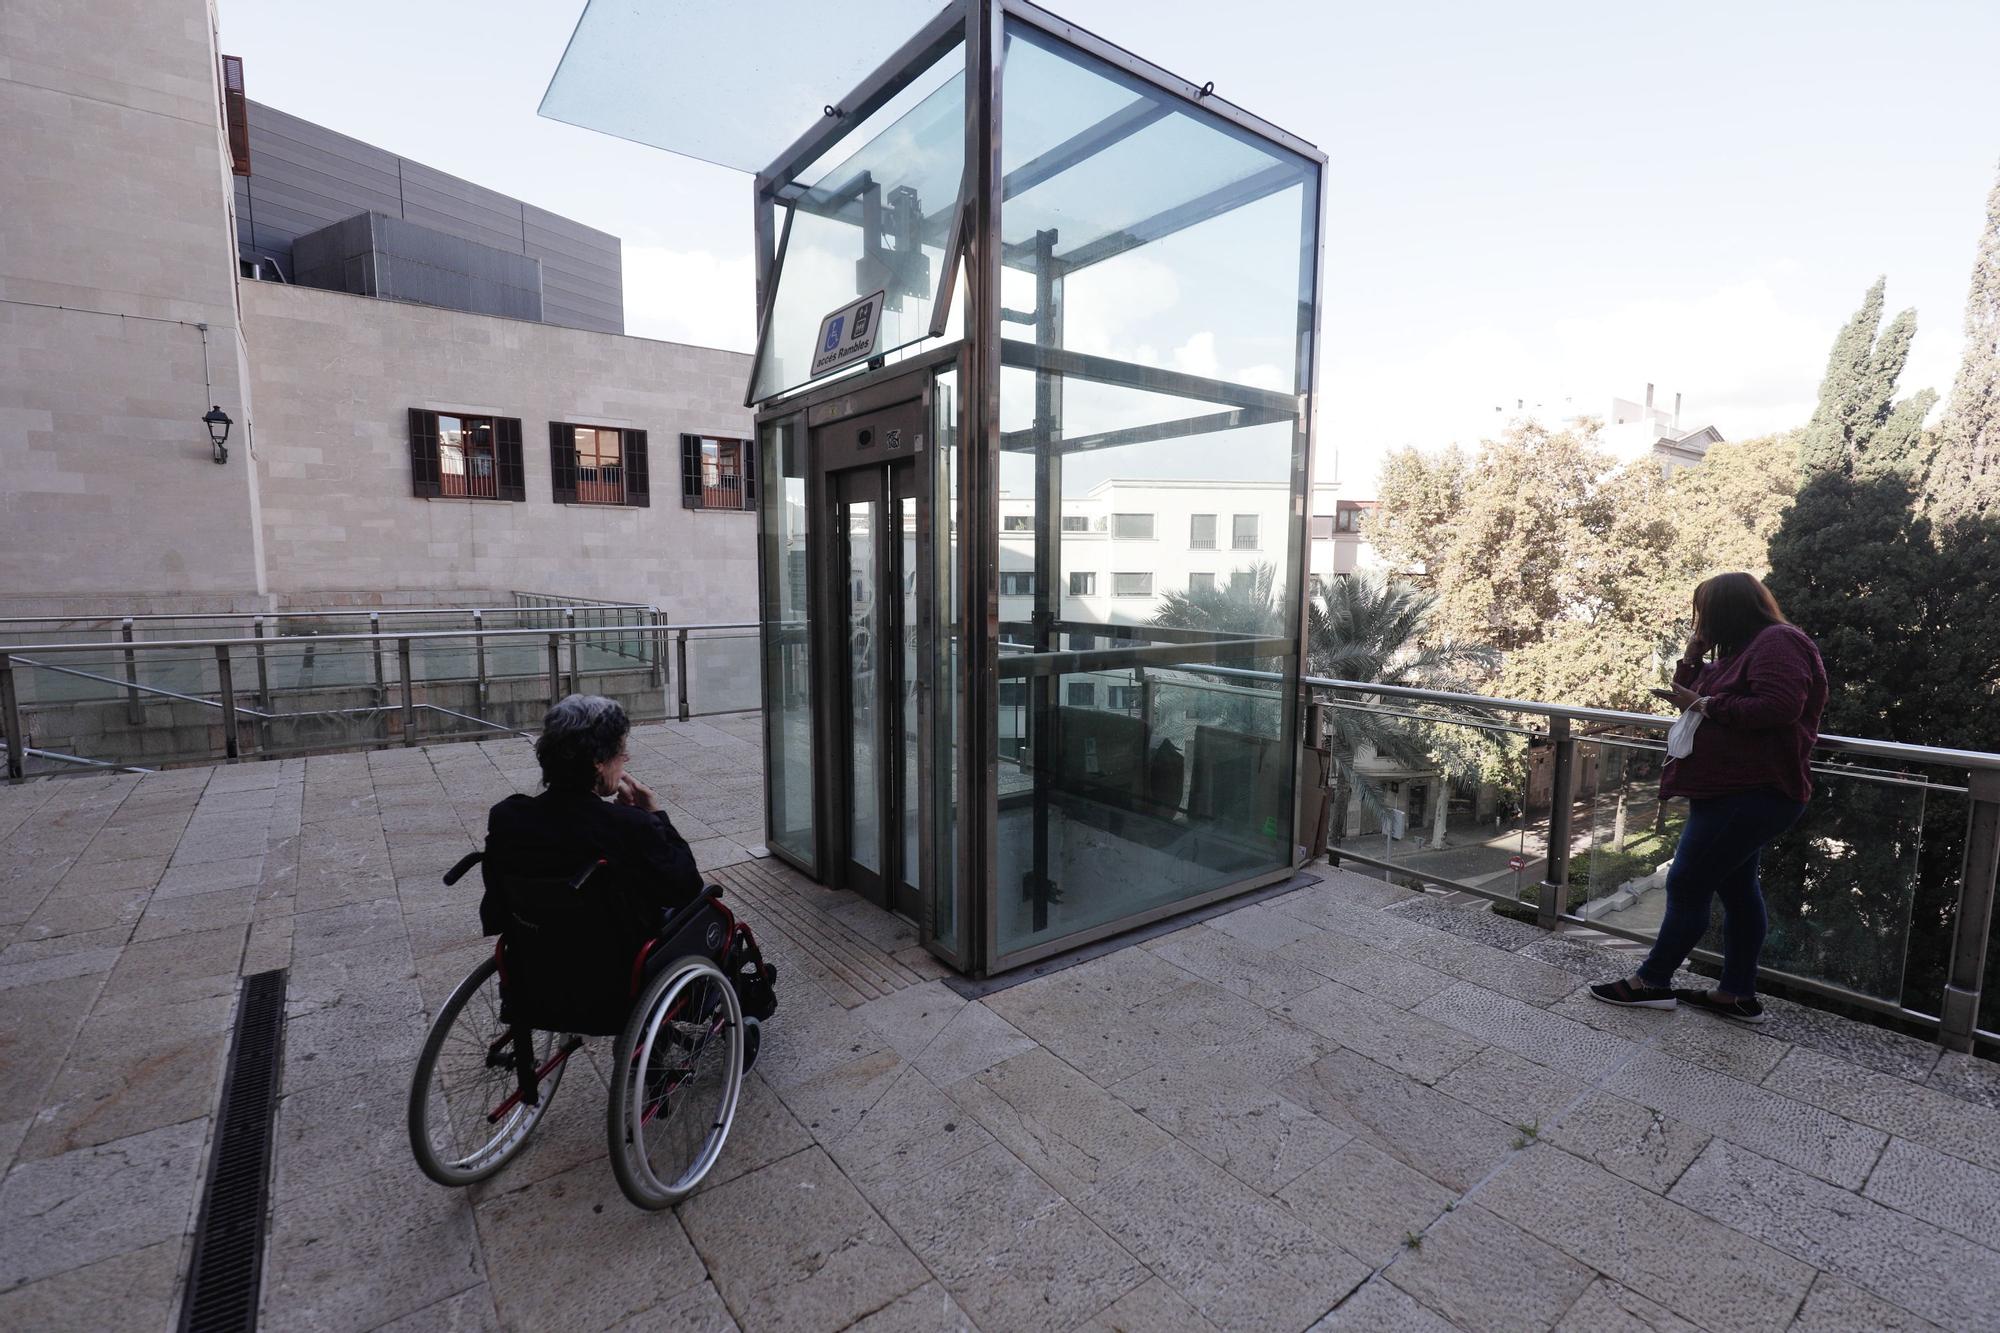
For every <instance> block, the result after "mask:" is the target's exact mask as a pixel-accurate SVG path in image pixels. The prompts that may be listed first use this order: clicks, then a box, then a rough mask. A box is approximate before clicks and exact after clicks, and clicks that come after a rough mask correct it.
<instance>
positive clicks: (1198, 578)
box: [1188, 574, 1215, 593]
mask: <svg viewBox="0 0 2000 1333" xmlns="http://www.w3.org/2000/svg"><path fill="white" fill-rule="evenodd" d="M1188 591H1189V592H1190V593H1204V592H1214V591H1215V575H1213V574H1190V575H1188Z"/></svg>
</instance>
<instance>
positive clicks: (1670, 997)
mask: <svg viewBox="0 0 2000 1333" xmlns="http://www.w3.org/2000/svg"><path fill="white" fill-rule="evenodd" d="M1590 993H1591V994H1592V995H1594V996H1596V997H1597V998H1598V999H1600V1000H1602V1001H1604V1002H1605V1003H1606V1004H1622V1005H1624V1006H1625V1007H1626V1008H1628V1009H1671V1008H1673V1007H1674V1006H1675V1004H1676V1003H1678V1001H1677V999H1676V996H1677V995H1678V992H1675V991H1670V990H1667V989H1666V988H1665V987H1662V986H1636V985H1634V984H1632V982H1630V981H1628V980H1626V979H1625V978H1624V977H1620V978H1619V979H1618V980H1616V981H1600V982H1598V983H1597V984H1596V985H1594V986H1592V987H1591V988H1590Z"/></svg>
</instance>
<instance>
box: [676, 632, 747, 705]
mask: <svg viewBox="0 0 2000 1333" xmlns="http://www.w3.org/2000/svg"><path fill="white" fill-rule="evenodd" d="M757 649H758V639H757V637H756V636H755V635H751V634H725V633H709V634H690V635H688V644H687V663H688V716H689V717H705V716H707V715H708V714H711V713H746V712H750V711H752V710H754V709H755V708H756V707H757Z"/></svg>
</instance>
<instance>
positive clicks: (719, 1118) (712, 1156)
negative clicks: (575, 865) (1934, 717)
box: [625, 962, 743, 1195]
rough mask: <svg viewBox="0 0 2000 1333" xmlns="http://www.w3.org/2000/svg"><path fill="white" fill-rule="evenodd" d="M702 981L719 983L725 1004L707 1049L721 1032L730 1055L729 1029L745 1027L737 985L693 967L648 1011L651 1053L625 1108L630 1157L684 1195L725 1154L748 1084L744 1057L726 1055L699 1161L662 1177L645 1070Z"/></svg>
mask: <svg viewBox="0 0 2000 1333" xmlns="http://www.w3.org/2000/svg"><path fill="white" fill-rule="evenodd" d="M697 981H701V982H706V983H708V984H709V985H710V986H712V987H714V988H715V990H716V992H717V994H718V995H720V996H721V998H722V1003H723V1013H722V1015H721V1020H722V1021H721V1023H720V1024H719V1025H718V1026H715V1027H712V1028H710V1030H709V1032H708V1035H707V1036H706V1037H704V1039H703V1043H702V1051H704V1052H705V1051H706V1050H707V1049H708V1048H709V1046H710V1045H711V1044H712V1043H713V1042H714V1041H715V1040H716V1038H717V1037H720V1038H721V1039H722V1042H723V1045H724V1047H725V1056H727V1055H728V1049H727V1048H729V1047H730V1043H729V1040H728V1033H729V1031H730V1030H731V1028H732V1027H733V1028H734V1030H735V1031H736V1032H738V1033H741V1032H742V1030H743V1015H742V1012H741V1010H740V1008H739V1007H738V1005H737V1001H736V992H735V988H734V987H732V986H731V985H730V984H729V979H728V978H727V977H725V976H724V975H723V974H722V971H721V970H720V969H719V968H717V967H715V966H714V965H713V964H710V963H707V962H703V963H701V964H699V965H697V966H693V967H689V968H688V969H687V971H686V972H685V973H684V974H682V975H681V976H680V977H679V978H678V979H677V980H676V982H675V984H673V985H672V986H669V987H668V988H667V990H666V991H665V992H664V993H663V994H662V995H661V996H660V998H659V1000H658V1001H657V1002H655V1004H654V1005H653V1008H652V1011H651V1013H649V1014H648V1015H647V1020H646V1028H645V1031H644V1032H643V1034H642V1036H641V1040H640V1044H639V1050H642V1051H644V1052H645V1053H646V1058H645V1059H644V1060H641V1061H639V1063H638V1067H637V1068H636V1069H635V1070H634V1071H633V1075H632V1078H631V1088H630V1091H629V1093H628V1094H627V1102H626V1108H625V1113H626V1124H627V1125H628V1126H629V1128H630V1133H631V1136H632V1137H631V1154H630V1160H631V1162H632V1164H633V1165H634V1166H635V1167H636V1168H637V1169H638V1170H639V1171H640V1172H641V1173H643V1175H644V1177H645V1179H646V1180H647V1181H648V1182H650V1184H651V1185H652V1186H653V1188H655V1189H657V1190H659V1191H661V1192H663V1193H665V1194H668V1195H681V1194H685V1193H686V1192H687V1191H689V1190H692V1189H693V1188H694V1187H695V1186H696V1185H698V1184H700V1183H701V1179H702V1177H703V1176H705V1175H707V1174H708V1172H709V1169H710V1168H711V1167H713V1166H714V1165H715V1162H716V1159H717V1158H718V1157H720V1156H721V1155H722V1148H723V1145H724V1143H725V1142H726V1141H727V1139H728V1137H729V1127H730V1124H731V1122H732V1121H733V1120H734V1119H735V1110H736V1101H737V1097H738V1095H739V1094H740V1092H741V1090H742V1083H743V1068H742V1063H743V1062H742V1060H741V1059H740V1058H726V1059H725V1061H724V1063H725V1066H726V1072H725V1075H724V1081H723V1086H722V1096H721V1100H720V1101H719V1102H718V1103H717V1105H716V1111H715V1119H714V1121H713V1122H712V1123H711V1125H710V1126H709V1129H708V1133H707V1137H706V1138H705V1139H704V1140H703V1142H702V1146H701V1150H700V1152H698V1153H697V1154H695V1157H694V1160H693V1161H692V1162H691V1163H689V1164H688V1166H687V1167H685V1168H684V1169H683V1170H682V1172H681V1174H680V1175H679V1176H678V1177H676V1178H675V1179H674V1180H672V1181H663V1180H661V1179H660V1177H659V1175H658V1173H656V1172H655V1171H654V1170H653V1163H652V1159H651V1156H650V1154H649V1153H648V1152H647V1151H646V1126H647V1125H648V1124H649V1123H650V1118H649V1117H648V1116H647V1114H646V1102H647V1089H646V1083H647V1078H646V1075H647V1072H648V1070H649V1069H650V1067H651V1066H652V1061H653V1054H654V1050H655V1048H656V1046H657V1044H658V1041H659V1036H660V1028H661V1026H662V1025H663V1024H665V1023H666V1021H667V1018H668V1016H669V1015H670V1014H671V1013H672V1012H673V1010H674V1008H675V1006H676V1005H677V1004H678V1003H679V1002H680V1001H681V1000H682V998H683V997H684V996H685V995H686V993H687V991H688V990H689V988H690V987H692V986H693V985H694V983H695V982H697ZM636 1054H637V1052H634V1055H636ZM698 1054H699V1053H698Z"/></svg>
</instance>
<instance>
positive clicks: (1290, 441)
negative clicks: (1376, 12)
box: [990, 24, 1316, 965]
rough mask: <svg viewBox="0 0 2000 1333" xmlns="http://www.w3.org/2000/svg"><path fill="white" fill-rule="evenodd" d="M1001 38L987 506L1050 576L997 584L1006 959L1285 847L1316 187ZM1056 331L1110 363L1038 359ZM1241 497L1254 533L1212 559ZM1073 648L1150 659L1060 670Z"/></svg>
mask: <svg viewBox="0 0 2000 1333" xmlns="http://www.w3.org/2000/svg"><path fill="white" fill-rule="evenodd" d="M1008 36H1009V45H1008V49H1007V55H1006V64H1005V67H1004V72H1003V81H1004V88H1003V93H1002V103H1001V104H1002V115H1003V117H1004V124H1003V127H1002V130H1003V132H1002V142H1003V148H1002V159H1003V160H1002V170H1003V171H1004V172H1005V173H1006V174H1007V175H1008V177H1009V179H1008V183H1007V195H1006V202H1005V205H1004V207H1003V209H1002V231H1003V236H1004V239H1005V241H1006V243H1007V260H1006V267H1005V269H1004V270H1003V281H1002V287H1003V290H1002V298H1003V299H1002V304H1003V305H1004V306H1005V307H1006V308H1007V309H1008V310H1010V311H1015V312H1019V318H1013V317H1010V320H1009V323H1008V324H1007V325H1006V326H1005V329H1004V332H1005V334H1006V335H1007V341H1006V342H1005V344H1004V346H1003V356H1002V371H1001V377H1000V415H1001V437H1002V438H1001V454H1000V469H999V478H998V480H999V486H998V488H997V490H998V500H997V502H998V506H999V508H998V511H997V514H996V516H995V518H994V519H992V520H990V521H994V522H996V523H997V522H999V519H998V515H999V514H1004V515H1008V516H1011V517H1022V518H1028V519H1031V520H1032V521H1031V522H1027V523H1023V524H1019V525H1018V526H1016V527H1015V528H1012V529H1009V528H1008V527H1007V526H1006V525H1002V531H1001V533H1000V538H999V548H1000V565H1001V568H1002V569H1003V570H1007V571H1017V572H1019V571H1031V572H1033V573H1034V574H1035V575H1036V577H1035V579H1034V580H1033V582H1032V583H1031V585H1030V586H1029V587H1028V588H1027V589H1024V590H1023V591H1025V592H1027V593H1029V594H1031V595H1028V596H1022V597H1019V598H1017V599H1013V600H1011V601H1010V600H1002V602H1001V606H1000V614H1001V621H1002V623H1001V626H1000V632H1001V635H1002V647H1001V654H1000V661H999V670H1000V675H1001V677H1002V683H1001V691H1000V696H999V705H1000V716H999V718H998V730H999V736H1000V744H999V748H1000V756H999V770H1000V771H999V774H998V783H999V787H1000V791H1001V795H1000V810H999V823H1000V833H999V846H998V862H999V869H998V880H997V891H998V892H999V893H1000V895H1001V896H1000V901H999V927H998V939H997V941H996V944H997V949H998V951H999V952H1000V954H1002V955H1003V957H1004V956H1005V955H1008V954H1011V953H1014V952H1016V951H1019V950H1022V949H1026V948H1031V947H1034V946H1037V945H1041V944H1046V943H1049V942H1052V941H1055V940H1059V939H1061V938H1063V937H1064V936H1066V935H1071V934H1074V933H1077V932H1080V931H1084V930H1089V929H1091V928H1093V927H1097V926H1102V925H1105V924H1108V923H1111V922H1115V921H1117V920H1118V919H1120V918H1122V917H1127V916H1130V915H1132V914H1134V913H1137V912H1142V911H1148V910H1152V909H1156V908H1160V907H1164V906H1169V905H1171V904H1173V903H1176V902H1180V901H1184V900H1186V899H1188V898H1190V897H1193V896H1196V895H1199V894H1203V893H1207V892H1211V891H1214V890H1218V889H1223V888H1226V887H1228V886H1230V885H1232V884H1240V883H1244V882H1246V881H1249V880H1251V879H1253V878H1254V877H1258V876H1262V875H1266V874H1275V873H1279V872H1281V871H1282V870H1283V869H1284V868H1286V867H1287V866H1289V865H1290V864H1291V861H1292V856H1293V845H1292V831H1293V825H1294V819H1295V811H1294V797H1293V775H1294V766H1295V749H1294V744H1293V742H1294V739H1295V736H1294V731H1295V722H1294V719H1293V718H1292V716H1291V710H1289V709H1287V708H1285V707H1284V706H1283V705H1282V703H1281V701H1282V700H1283V699H1285V698H1287V697H1288V695H1287V687H1288V683H1289V682H1290V681H1291V680H1293V679H1295V673H1296V671H1297V649H1296V639H1295V636H1294V634H1293V629H1294V625H1295V621H1296V598H1295V596H1293V595H1292V593H1293V589H1294V585H1293V584H1292V582H1291V580H1292V578H1293V577H1294V576H1295V575H1294V571H1295V570H1296V568H1297V566H1298V556H1299V554H1300V544H1301V543H1302V541H1303V539H1304V528H1303V523H1302V522H1301V521H1299V520H1297V519H1295V517H1294V513H1295V510H1297V509H1298V507H1299V506H1298V500H1299V499H1300V498H1302V497H1300V496H1299V495H1298V487H1299V486H1300V484H1301V482H1302V479H1303V466H1302V464H1303V459H1304V447H1305V432H1304V430H1303V418H1302V416H1301V415H1300V408H1301V399H1300V397H1299V395H1300V394H1301V393H1302V392H1304V391H1305V390H1307V389H1308V388H1309V386H1308V385H1306V384H1305V383H1303V381H1302V377H1301V374H1300V370H1299V367H1300V366H1301V364H1303V361H1304V353H1305V352H1306V350H1307V348H1306V346H1305V344H1304V342H1303V340H1302V338H1301V330H1303V329H1309V328H1310V327H1311V293H1312V277H1313V275H1312V271H1311V265H1310V258H1311V245H1310V241H1311V237H1312V230H1313V223H1314V221H1315V207H1314V204H1313V200H1314V197H1315V196H1314V194H1313V189H1314V187H1315V184H1316V182H1315V172H1316V169H1315V167H1314V166H1313V164H1312V163H1310V162H1308V161H1306V160H1305V159H1302V158H1298V157H1295V156H1293V155H1291V154H1289V153H1286V152H1283V151H1282V150H1278V149H1275V148H1272V147H1270V146H1268V145H1265V144H1262V143H1261V142H1260V141H1258V140H1256V139H1254V138H1253V137H1250V136H1247V135H1246V134H1244V133H1243V132H1242V131H1240V130H1238V129H1237V128H1236V127H1234V126H1231V125H1228V124H1226V123H1225V122H1223V121H1221V120H1220V119H1218V118H1215V117H1212V116H1210V115H1209V114H1207V113H1206V112H1203V111H1201V110H1200V109H1199V108H1196V107H1194V106H1192V105H1191V104H1186V103H1182V102H1180V101H1179V100H1177V99H1173V98H1169V97H1167V96H1165V95H1163V94H1161V93H1158V92H1157V91H1155V90H1153V89H1152V88H1150V87H1148V86H1146V85H1144V84H1142V83H1140V82H1138V81H1136V80H1133V79H1131V78H1129V77H1127V76H1126V75H1125V74H1123V73H1122V72H1120V71H1117V70H1114V69H1112V68H1110V67H1109V66H1107V65H1104V64H1101V63H1100V62H1097V61H1095V60H1093V59H1091V58H1089V57H1086V56H1084V55H1082V54H1081V53H1078V52H1075V51H1073V50H1070V49H1067V48H1065V47H1063V46H1062V45H1061V44H1060V43H1059V42H1056V41H1055V40H1053V39H1051V38H1049V37H1047V36H1046V35H1043V34H1040V33H1037V32H1034V31H1032V30H1030V29H1028V28H1026V27H1022V26H1018V25H1015V24H1009V26H1008ZM1065 350H1068V351H1081V352H1086V353H1089V354H1090V358H1091V359H1090V360H1089V361H1088V362H1087V363H1084V364H1083V365H1081V366H1079V365H1076V364H1074V363H1071V362H1069V361H1067V360H1066V359H1061V358H1055V357H1050V356H1047V355H1046V354H1045V353H1046V352H1048V351H1065ZM1225 519H1227V520H1228V521H1229V523H1230V527H1229V529H1228V535H1229V537H1230V542H1229V547H1230V550H1231V551H1232V552H1236V551H1238V550H1239V549H1240V551H1241V554H1230V555H1218V554H1215V552H1216V548H1217V547H1218V546H1220V545H1222V544H1223V543H1222V540H1221V539H1222V537H1223V535H1224V534H1223V531H1222V530H1221V524H1222V522H1223V521H1224V520H1225ZM1245 537H1248V538H1249V540H1248V541H1247V543H1246V542H1245V541H1244V540H1243V539H1244V538H1245ZM1260 547H1261V548H1262V549H1259V548H1260ZM1195 552H1200V553H1202V554H1200V555H1198V556H1197V555H1194V554H1192V553H1195ZM1071 570H1076V571H1093V570H1099V571H1103V572H1105V573H1106V574H1108V575H1109V579H1108V581H1107V582H1106V583H1105V584H1103V585H1101V586H1100V587H1098V588H1097V591H1098V592H1099V593H1102V594H1105V595H1104V596H1103V597H1101V598H1099V597H1092V596H1087V595H1074V594H1072V595H1071V596H1070V597H1068V598H1067V599H1059V598H1057V597H1054V596H1051V594H1052V593H1055V592H1060V591H1069V590H1070V588H1071V585H1070V584H1069V583H1068V582H1067V581H1066V580H1065V579H1064V578H1063V575H1064V574H1065V573H1068V572H1070V571H1071ZM1044 583H1047V584H1049V585H1050V586H1048V587H1044V586H1043V584H1044ZM1016 586H1017V587H1018V586H1019V585H1018V584H1016ZM1224 589H1226V591H1225V590H1224ZM1058 603H1059V604H1058ZM1065 649H1068V650H1082V651H1091V652H1097V653H1112V654H1116V653H1120V652H1126V651H1129V652H1130V653H1131V655H1132V659H1133V660H1132V661H1130V662H1129V663H1118V664H1115V665H1108V666H1107V667H1106V669H1104V670H1100V671H1092V672H1087V673H1080V674H1075V675H1058V674H1054V673H1052V671H1051V670H1050V668H1052V667H1053V666H1054V665H1055V664H1054V663H1052V662H1050V661H1049V660H1048V659H1049V658H1050V657H1052V656H1053V655H1054V654H1055V653H1057V652H1058V651H1062V650H1065ZM1162 650H1171V652H1170V653H1169V655H1167V656H1166V659H1165V660H1164V661H1163V660H1160V656H1161V654H1162ZM1142 654H1143V655H1144V656H1143V660H1141V655H1142ZM1211 666H1220V667H1224V668H1229V669H1234V670H1245V669H1248V670H1254V671H1259V672H1263V673H1267V674H1266V675H1265V677H1264V678H1263V679H1250V680H1246V679H1243V678H1241V677H1229V676H1225V675H1221V674H1217V673H1214V672H1211V671H1208V670H1206V668H1208V667H1211ZM1003 965H1004V964H1003Z"/></svg>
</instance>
